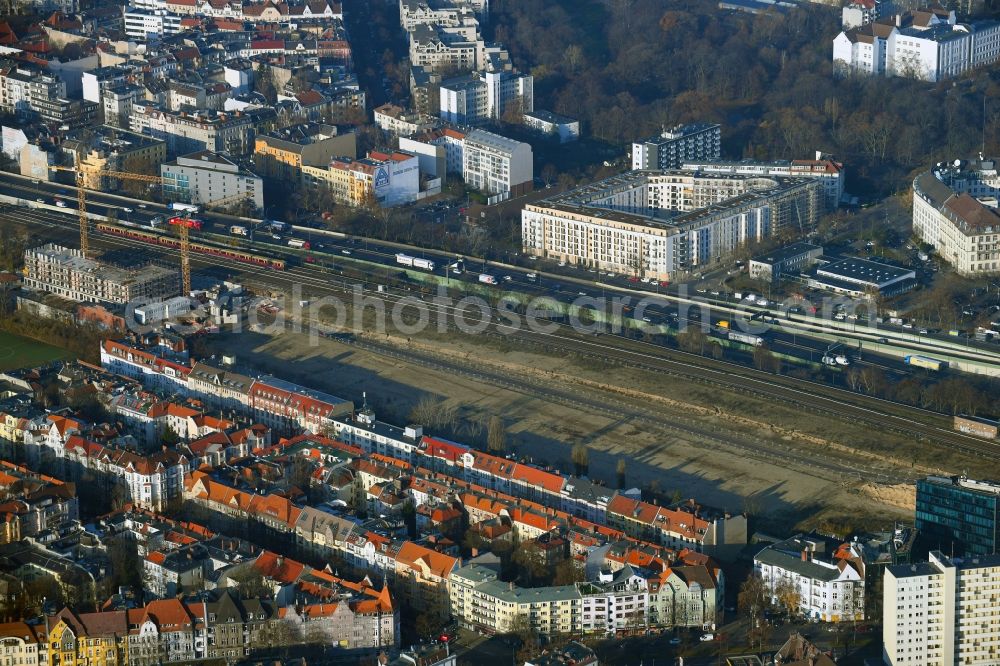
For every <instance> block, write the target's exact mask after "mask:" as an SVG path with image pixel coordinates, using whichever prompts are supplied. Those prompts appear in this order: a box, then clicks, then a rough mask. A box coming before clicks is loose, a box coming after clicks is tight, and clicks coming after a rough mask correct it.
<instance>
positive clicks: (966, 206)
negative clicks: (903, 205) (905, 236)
mask: <svg viewBox="0 0 1000 666" xmlns="http://www.w3.org/2000/svg"><path fill="white" fill-rule="evenodd" d="M998 197H1000V177H998V175H997V167H996V161H995V160H993V159H978V160H971V161H962V160H955V162H953V163H950V164H947V165H945V164H939V165H938V166H936V167H934V168H933V169H931V170H930V171H927V172H924V173H922V174H920V175H919V176H917V177H916V178H915V179H914V180H913V233H914V234H916V235H917V236H918V237H919V238H920V239H921V240H923V241H924V242H925V243H928V244H929V245H932V246H933V247H934V250H935V252H936V253H937V255H938V256H940V257H941V259H943V260H944V261H946V262H948V263H949V264H951V266H952V267H953V268H954V269H955V272H957V273H959V274H960V275H965V276H975V275H986V274H991V273H996V272H998V271H1000V214H998V212H997V210H996V202H997V200H998Z"/></svg>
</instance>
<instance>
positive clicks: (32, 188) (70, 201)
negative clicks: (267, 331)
mask: <svg viewBox="0 0 1000 666" xmlns="http://www.w3.org/2000/svg"><path fill="white" fill-rule="evenodd" d="M0 200H4V201H6V202H9V203H13V202H17V203H19V204H20V205H26V206H28V207H31V208H33V209H35V210H36V211H40V210H44V211H47V212H48V213H51V214H49V215H45V217H46V219H47V220H50V221H51V222H52V223H57V222H58V221H59V220H65V221H66V222H67V223H68V222H69V221H71V220H72V221H74V222H75V218H76V208H75V206H76V192H75V188H73V187H72V186H69V185H58V184H51V183H45V182H39V181H33V180H31V179H28V178H23V177H19V176H16V175H13V174H2V175H0ZM60 202H61V204H62V206H63V207H61V206H60V205H59V203H60ZM87 202H88V213H89V214H90V215H91V216H93V217H95V218H96V217H98V216H102V217H103V216H107V215H108V214H112V215H113V216H114V217H115V218H117V219H118V220H120V221H122V222H125V223H133V224H136V225H140V226H148V225H149V224H150V222H151V221H156V220H160V221H162V220H163V219H164V218H166V217H168V216H169V215H170V214H171V212H170V211H169V209H168V208H167V207H165V206H162V205H158V204H154V203H150V202H142V201H138V200H135V199H130V198H125V197H121V196H117V195H112V194H106V193H97V192H88V196H87ZM201 217H202V218H203V219H204V220H205V222H206V225H205V228H204V229H203V234H204V238H205V239H206V240H208V241H215V242H219V243H224V244H227V245H233V244H236V245H242V246H245V247H247V248H249V249H253V250H255V251H257V252H262V253H265V254H271V255H275V256H285V255H289V256H291V257H292V258H293V260H297V261H298V262H299V263H300V266H299V268H300V269H301V271H298V272H302V273H305V274H308V275H309V276H310V277H315V276H317V275H321V274H323V271H324V270H329V269H330V267H334V268H337V267H342V266H343V265H359V264H361V265H363V266H364V267H365V269H366V270H367V271H368V272H369V273H370V275H371V278H372V280H378V279H379V277H380V276H381V277H382V278H383V279H386V278H388V277H390V276H391V275H394V274H398V272H399V271H400V270H402V268H403V267H401V266H400V265H399V264H397V263H396V254H397V253H399V252H405V253H407V254H410V255H412V256H415V257H419V258H427V259H430V260H433V261H434V262H435V264H436V266H435V271H434V272H435V273H436V274H437V275H438V276H439V277H441V278H446V281H447V282H450V281H452V280H455V281H456V282H477V280H478V278H479V275H480V274H481V273H488V274H491V275H495V277H496V278H497V280H498V283H499V285H498V286H499V287H500V288H503V289H506V290H511V291H517V292H519V293H523V294H526V295H528V296H537V297H541V296H545V297H548V298H554V299H556V300H558V301H560V302H562V303H572V302H574V301H575V302H577V304H578V305H584V306H587V304H588V302H587V301H586V300H581V299H583V298H591V299H594V300H593V302H592V304H591V305H590V307H593V308H596V309H603V308H605V307H606V302H607V300H608V299H611V298H614V297H618V298H628V299H630V303H631V305H632V306H638V307H636V309H630V310H629V311H628V313H626V314H629V313H632V314H633V316H634V317H635V318H636V320H637V321H636V323H637V324H638V325H639V326H640V327H645V328H647V329H648V330H650V331H651V332H655V331H656V330H658V328H659V327H663V326H669V327H671V328H675V329H676V328H678V327H680V326H691V325H696V326H699V327H703V328H704V330H705V331H706V332H707V333H708V334H709V335H714V336H715V337H717V338H724V337H726V332H725V331H724V330H723V329H721V328H720V326H719V325H720V323H722V322H728V323H729V324H730V327H731V328H743V327H745V325H744V324H742V323H741V322H746V321H747V320H748V319H750V318H751V317H756V321H755V322H754V328H753V329H752V332H753V333H754V334H755V335H756V334H758V332H759V331H765V332H762V333H759V334H760V335H761V337H762V338H763V339H764V340H765V341H766V343H767V345H768V347H769V348H770V349H771V350H772V351H774V352H776V353H778V354H781V355H784V356H788V357H792V358H800V359H803V360H805V361H808V362H812V363H820V362H821V361H822V359H823V357H824V356H826V355H827V352H828V351H830V350H831V349H833V350H835V351H834V352H833V353H831V354H830V355H831V356H833V355H844V356H846V357H847V358H848V359H849V360H850V361H851V362H852V363H854V364H856V365H858V366H873V367H877V368H879V369H881V370H883V371H886V372H889V373H892V374H894V375H904V374H908V373H910V372H911V371H912V370H913V369H912V368H910V367H909V366H907V365H906V364H905V363H904V362H903V358H904V356H905V355H907V354H923V355H929V356H932V357H935V358H939V359H941V360H945V361H948V362H950V363H951V365H952V366H953V367H960V368H961V369H965V370H970V371H974V372H983V373H986V374H1000V346H998V345H995V344H990V343H972V342H968V341H966V342H965V343H964V344H959V343H957V342H956V341H955V340H954V339H948V338H943V339H942V338H935V337H932V336H915V335H913V334H911V333H909V332H906V331H903V330H901V329H895V330H894V329H891V328H876V327H874V326H868V325H859V324H858V323H857V322H851V321H836V320H834V319H832V314H833V313H832V312H828V313H826V318H824V317H823V316H822V315H823V313H822V312H820V313H818V315H817V316H813V315H809V314H805V313H804V312H803V313H800V314H790V313H788V311H787V310H783V311H781V310H776V309H775V308H774V307H773V305H772V306H770V307H769V308H767V309H765V308H759V307H756V306H754V305H752V304H747V303H736V302H733V301H729V300H725V299H724V298H723V297H721V296H720V297H713V296H710V295H707V294H706V295H701V294H691V295H688V294H687V293H686V289H685V287H684V286H683V285H679V286H678V285H671V286H665V285H660V284H655V283H649V284H644V283H641V282H629V281H628V280H627V279H626V278H625V277H623V276H610V275H608V274H602V273H599V272H596V271H585V270H579V269H577V270H574V269H572V268H570V267H556V266H553V265H547V264H545V262H537V263H538V264H539V265H538V266H536V265H535V264H534V263H532V262H531V261H528V260H527V259H525V258H515V259H516V260H517V261H519V263H520V264H522V265H512V264H507V263H497V262H487V261H483V260H481V259H474V258H466V259H465V260H464V262H463V266H464V274H462V275H457V274H455V273H454V272H453V271H451V270H450V269H449V265H451V264H452V263H454V262H455V261H456V259H457V257H456V256H455V255H451V254H448V253H445V252H441V251H438V250H433V249H427V248H419V247H413V246H406V245H401V244H398V243H390V242H385V241H379V240H374V239H366V238H349V237H346V236H344V235H343V234H338V233H334V232H329V231H326V230H323V229H318V228H311V227H304V226H303V227H294V228H293V229H292V230H291V233H290V234H288V233H285V234H274V233H273V232H272V231H271V230H270V229H269V228H268V227H267V226H266V225H264V224H262V223H261V221H259V220H256V221H253V220H245V219H240V218H233V217H230V216H224V215H219V214H213V213H205V214H203V215H201ZM233 224H238V225H241V226H247V227H248V228H250V229H251V236H250V237H248V238H243V237H239V236H236V237H234V236H232V235H231V234H229V228H230V226H232V225H233ZM67 230H68V227H67ZM292 237H297V238H299V239H301V240H305V241H308V242H309V243H310V245H311V248H310V250H308V251H297V250H294V249H292V248H289V247H288V241H289V239H290V238H292ZM64 242H70V240H69V239H68V238H67V239H65V240H64ZM306 262H315V263H314V265H308V264H307V263H306ZM543 265H544V269H543ZM380 266H381V267H383V268H382V269H379V268H378V267H380ZM643 299H645V300H643ZM640 303H642V304H643V305H644V307H643V305H640ZM772 313H773V314H774V315H775V316H774V317H771V316H770V315H771V314H772ZM761 317H763V318H764V319H766V320H767V322H766V323H765V322H762V321H761V320H760V319H761ZM762 324H763V326H762ZM748 349H749V348H748ZM833 371H835V370H831V372H833ZM919 372H923V371H922V370H921V371H919Z"/></svg>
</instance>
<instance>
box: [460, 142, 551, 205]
mask: <svg viewBox="0 0 1000 666" xmlns="http://www.w3.org/2000/svg"><path fill="white" fill-rule="evenodd" d="M533 169H534V167H533V164H532V153H531V146H530V145H528V144H526V143H522V142H521V141H515V140H514V139H508V138H507V137H504V136H500V135H498V134H493V133H492V132H486V131H484V130H473V131H472V132H470V133H469V134H467V135H466V137H465V141H464V146H463V151H462V177H463V178H464V179H465V183H466V184H467V185H470V186H472V187H475V188H477V189H479V190H482V191H483V192H487V193H489V194H505V195H509V196H520V195H522V194H525V193H527V192H530V191H531V189H532V187H533V184H534V170H533Z"/></svg>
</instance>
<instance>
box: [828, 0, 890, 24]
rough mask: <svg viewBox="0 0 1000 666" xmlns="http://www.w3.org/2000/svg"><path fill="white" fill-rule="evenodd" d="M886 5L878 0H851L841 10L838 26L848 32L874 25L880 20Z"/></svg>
mask: <svg viewBox="0 0 1000 666" xmlns="http://www.w3.org/2000/svg"><path fill="white" fill-rule="evenodd" d="M887 4H889V3H887V2H880V1H879V0H852V2H851V3H850V4H849V5H846V6H845V7H844V8H843V9H842V10H841V13H840V14H841V20H840V24H841V26H843V28H844V30H850V29H851V28H860V27H861V26H863V25H868V24H869V23H874V22H875V21H877V20H879V19H880V18H882V14H883V13H884V10H885V8H886V5H887ZM890 6H891V5H890Z"/></svg>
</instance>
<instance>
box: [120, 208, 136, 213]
mask: <svg viewBox="0 0 1000 666" xmlns="http://www.w3.org/2000/svg"><path fill="white" fill-rule="evenodd" d="M122 210H123V211H125V212H126V213H134V212H135V211H134V210H132V209H131V208H122Z"/></svg>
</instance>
